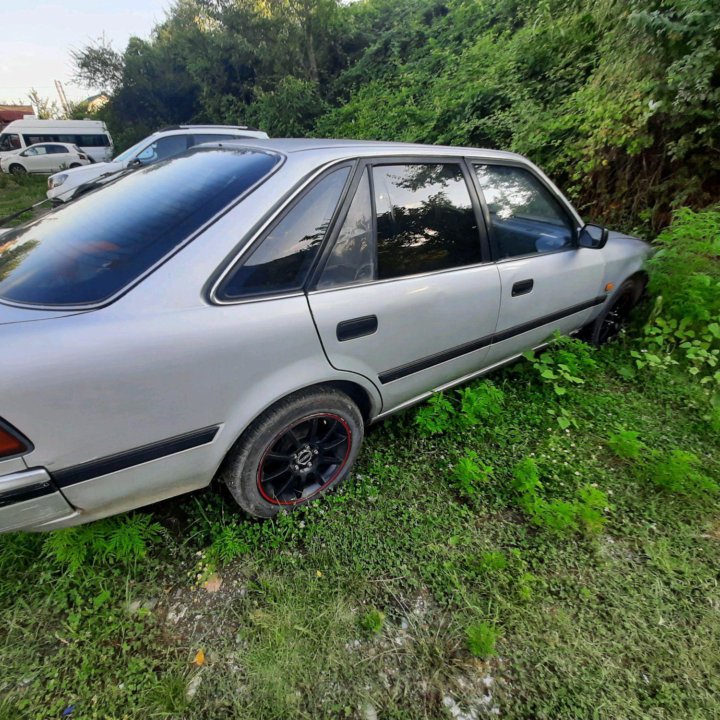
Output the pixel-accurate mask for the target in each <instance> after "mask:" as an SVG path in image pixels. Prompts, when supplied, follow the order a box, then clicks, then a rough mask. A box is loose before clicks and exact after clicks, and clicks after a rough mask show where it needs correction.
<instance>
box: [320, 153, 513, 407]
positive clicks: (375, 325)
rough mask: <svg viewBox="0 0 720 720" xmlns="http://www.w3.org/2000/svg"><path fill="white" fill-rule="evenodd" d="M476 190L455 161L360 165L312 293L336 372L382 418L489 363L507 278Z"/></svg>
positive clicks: (415, 160)
mask: <svg viewBox="0 0 720 720" xmlns="http://www.w3.org/2000/svg"><path fill="white" fill-rule="evenodd" d="M470 181H471V177H470V172H469V169H468V167H467V166H466V164H465V162H464V160H463V159H462V158H456V157H455V158H453V157H449V158H448V157H437V158H427V157H423V158H404V159H397V158H393V159H383V160H380V159H378V160H373V161H369V162H366V163H364V164H362V165H361V166H360V168H359V169H358V171H357V173H356V176H355V180H354V183H353V186H352V187H351V188H350V192H349V193H348V197H347V200H346V203H345V208H344V209H343V211H341V213H340V216H339V222H338V223H337V224H336V227H335V230H334V232H333V233H332V234H331V237H330V243H329V244H328V247H327V248H326V250H325V253H324V257H323V259H322V261H321V263H320V265H319V268H318V271H317V273H316V275H315V278H314V281H313V283H312V284H311V288H312V289H311V290H310V292H309V293H308V301H309V303H310V309H311V311H312V315H313V318H314V320H315V324H316V326H317V329H318V333H319V335H320V339H321V341H322V344H323V347H324V349H325V352H326V354H327V357H328V359H329V361H330V363H331V364H332V365H333V366H334V367H335V368H337V369H339V370H345V371H351V372H355V373H359V374H361V375H363V376H365V377H367V378H369V379H370V380H371V381H373V382H374V383H375V384H376V386H377V387H378V388H379V389H380V392H381V394H382V397H383V408H384V409H385V410H387V409H390V408H392V407H395V406H398V405H401V404H402V403H404V402H407V401H409V400H411V399H413V398H416V397H418V396H419V395H422V394H423V393H425V392H427V391H429V390H432V389H435V388H438V387H441V386H443V385H444V384H447V383H450V382H452V381H454V380H457V379H459V378H461V377H464V376H467V375H471V374H473V373H475V372H477V371H478V370H479V369H481V368H482V367H483V365H484V364H485V361H486V357H487V354H488V349H489V345H490V342H491V339H492V335H493V333H494V331H495V326H496V323H497V318H498V312H499V307H500V276H499V272H498V268H497V266H496V265H495V264H493V263H492V262H491V261H490V257H489V247H488V246H487V242H486V238H485V236H484V233H483V228H482V221H481V214H480V212H481V211H480V207H479V204H478V202H477V197H476V196H475V194H474V193H473V192H472V191H471V186H470Z"/></svg>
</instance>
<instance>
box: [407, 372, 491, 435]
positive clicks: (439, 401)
mask: <svg viewBox="0 0 720 720" xmlns="http://www.w3.org/2000/svg"><path fill="white" fill-rule="evenodd" d="M504 401H505V394H504V393H503V391H502V390H501V389H500V388H498V387H496V386H495V385H494V384H493V383H492V382H490V381H488V380H485V381H483V382H479V383H475V384H473V385H470V386H468V387H466V388H463V389H462V390H460V391H457V392H455V393H448V394H445V393H435V394H434V395H433V396H432V397H431V398H430V400H428V402H427V403H426V404H425V405H423V406H422V407H421V408H420V409H419V410H418V411H417V414H416V415H415V424H416V425H417V426H418V429H419V430H420V432H421V433H422V434H423V435H437V434H440V433H445V432H450V431H455V430H466V429H469V428H472V427H477V426H479V425H482V424H483V423H484V424H485V426H486V427H487V426H488V425H487V424H488V422H489V421H490V420H492V418H494V417H496V416H497V415H499V414H500V413H501V412H502V407H503V403H504Z"/></svg>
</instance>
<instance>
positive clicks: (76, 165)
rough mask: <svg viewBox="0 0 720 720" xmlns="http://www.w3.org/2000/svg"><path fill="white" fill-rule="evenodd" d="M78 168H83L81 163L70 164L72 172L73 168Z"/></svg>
mask: <svg viewBox="0 0 720 720" xmlns="http://www.w3.org/2000/svg"><path fill="white" fill-rule="evenodd" d="M76 167H82V165H81V164H80V163H70V169H71V170H72V169H73V168H76Z"/></svg>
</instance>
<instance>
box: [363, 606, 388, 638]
mask: <svg viewBox="0 0 720 720" xmlns="http://www.w3.org/2000/svg"><path fill="white" fill-rule="evenodd" d="M384 625H385V613H383V612H381V611H380V610H377V609H376V608H372V609H371V610H368V611H367V612H366V613H365V614H364V615H363V616H362V617H361V618H360V627H361V628H362V629H363V630H364V631H365V632H366V633H367V634H368V635H379V634H380V633H381V632H382V629H383V626H384Z"/></svg>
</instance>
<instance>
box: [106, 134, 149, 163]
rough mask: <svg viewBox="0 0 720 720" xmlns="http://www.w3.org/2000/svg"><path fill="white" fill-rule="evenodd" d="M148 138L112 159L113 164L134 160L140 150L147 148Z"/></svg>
mask: <svg viewBox="0 0 720 720" xmlns="http://www.w3.org/2000/svg"><path fill="white" fill-rule="evenodd" d="M147 141H148V138H143V139H142V140H141V141H140V142H138V143H135V144H134V145H133V146H132V147H129V148H128V149H127V150H125V152H121V153H120V154H119V155H118V156H117V157H115V158H113V159H112V162H125V161H126V160H130V159H132V158H133V157H134V156H135V155H136V154H137V153H139V152H140V149H141V148H143V147H144V146H145V144H146V143H147Z"/></svg>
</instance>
